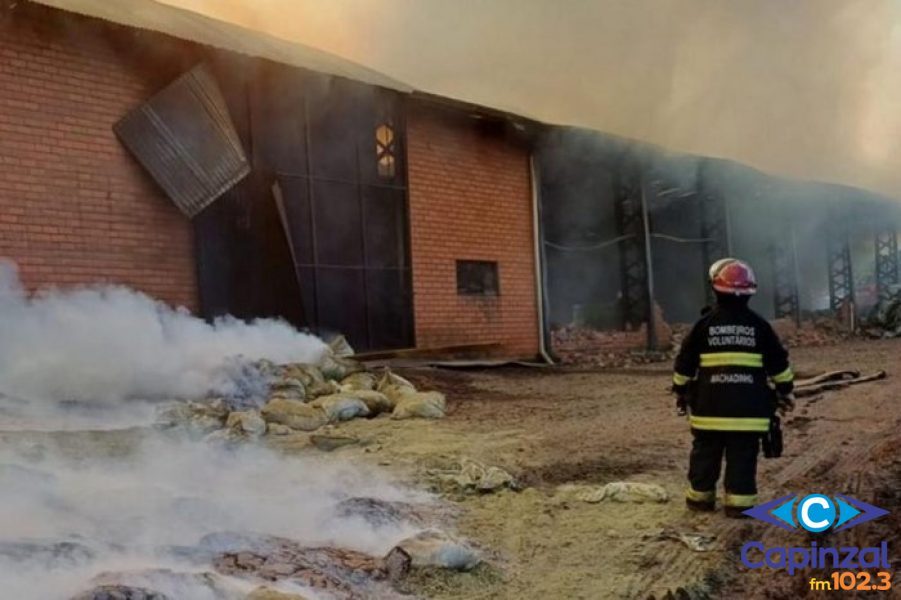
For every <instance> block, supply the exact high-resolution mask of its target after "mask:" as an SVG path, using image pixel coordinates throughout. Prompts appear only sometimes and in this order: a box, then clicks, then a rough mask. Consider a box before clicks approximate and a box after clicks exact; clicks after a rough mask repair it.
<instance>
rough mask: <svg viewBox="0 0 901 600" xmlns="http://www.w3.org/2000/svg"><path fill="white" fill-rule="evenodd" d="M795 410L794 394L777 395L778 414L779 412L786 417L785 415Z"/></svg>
mask: <svg viewBox="0 0 901 600" xmlns="http://www.w3.org/2000/svg"><path fill="white" fill-rule="evenodd" d="M793 410H795V395H794V394H777V395H776V412H778V413H779V414H780V415H782V416H785V413H789V412H791V411H793Z"/></svg>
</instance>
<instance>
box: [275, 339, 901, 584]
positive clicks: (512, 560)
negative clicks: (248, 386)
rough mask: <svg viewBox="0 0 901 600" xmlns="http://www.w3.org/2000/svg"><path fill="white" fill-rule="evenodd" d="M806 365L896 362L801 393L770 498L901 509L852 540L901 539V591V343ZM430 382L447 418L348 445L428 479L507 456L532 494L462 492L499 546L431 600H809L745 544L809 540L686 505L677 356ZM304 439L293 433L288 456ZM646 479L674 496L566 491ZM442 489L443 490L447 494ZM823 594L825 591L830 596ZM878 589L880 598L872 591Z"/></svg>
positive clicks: (431, 373) (467, 512)
mask: <svg viewBox="0 0 901 600" xmlns="http://www.w3.org/2000/svg"><path fill="white" fill-rule="evenodd" d="M793 362H794V364H795V367H796V370H797V371H801V372H805V373H815V372H820V371H825V370H832V369H838V368H855V369H860V370H861V371H864V372H870V371H875V370H878V369H884V370H886V371H888V373H889V378H888V379H887V380H884V381H879V382H874V383H868V384H864V385H860V386H856V387H852V388H849V389H846V390H842V391H836V392H828V393H826V394H824V395H822V396H820V397H815V398H811V399H803V400H800V401H799V406H798V408H797V410H796V411H795V413H794V415H793V416H792V417H791V418H790V419H788V421H787V423H786V451H785V455H784V456H783V458H780V459H777V460H763V459H761V469H760V478H759V479H760V488H761V489H760V491H761V498H762V499H764V500H768V499H772V498H776V497H778V496H780V495H785V494H787V493H791V492H795V493H803V492H822V493H827V494H835V493H847V494H849V495H851V496H854V497H856V498H860V499H862V500H865V501H869V502H872V503H874V504H876V505H878V506H881V507H883V508H886V509H889V510H892V511H893V514H892V516H891V517H888V518H884V519H882V520H879V521H876V522H873V523H869V524H866V525H862V526H860V527H856V528H852V529H850V530H848V532H847V533H843V534H840V536H839V537H838V541H840V542H847V541H849V540H850V541H853V542H855V543H861V544H864V545H876V544H878V542H879V541H881V540H882V539H889V540H890V542H889V543H890V550H891V553H892V560H893V567H894V570H895V571H896V573H895V575H896V576H895V579H896V585H901V581H898V580H897V570H898V565H899V564H901V558H899V554H898V552H899V550H898V545H899V542H901V540H899V539H898V538H899V531H901V526H899V525H901V522H899V519H901V453H899V450H901V393H899V392H901V341H852V342H845V343H843V344H841V345H836V346H831V347H818V348H809V349H804V348H800V349H795V350H794V351H793ZM403 374H404V375H406V376H409V377H410V378H411V379H413V380H415V382H416V383H417V384H420V385H422V386H424V387H428V388H434V389H439V390H442V391H444V392H445V393H446V394H447V396H448V399H449V415H448V418H446V419H444V420H439V421H420V420H415V421H391V420H388V419H384V418H379V419H375V420H371V421H359V420H358V421H352V422H349V423H346V424H342V425H340V426H338V427H336V433H339V434H340V435H350V436H354V437H358V438H360V439H361V440H362V442H363V443H362V444H361V445H359V446H351V447H346V448H341V449H339V450H335V452H336V453H340V454H341V455H342V456H346V457H347V458H349V459H352V460H358V461H359V460H362V461H371V462H372V463H373V464H380V465H382V466H386V467H388V468H389V469H391V470H393V471H394V472H396V473H397V474H398V476H400V477H403V478H406V479H408V480H410V481H412V482H415V483H416V484H417V485H420V486H423V487H429V486H431V485H433V483H434V477H433V475H434V473H435V472H436V470H442V469H452V468H454V467H455V465H457V464H458V463H459V461H460V460H461V459H463V458H471V459H474V460H477V461H480V462H483V463H486V464H490V465H497V466H500V467H502V468H505V469H507V470H508V471H510V472H511V473H513V474H514V475H515V476H516V477H517V478H518V479H519V481H521V482H522V483H523V484H524V485H525V489H523V490H522V491H511V490H504V491H501V492H498V493H493V494H484V495H459V496H452V497H451V500H453V501H454V502H455V503H456V504H457V506H458V507H459V509H460V511H459V515H458V517H457V527H458V531H459V533H460V534H461V535H463V536H466V537H467V538H469V539H471V540H473V541H474V542H476V543H477V544H478V545H479V546H480V547H481V548H482V549H483V551H484V552H485V555H486V557H487V559H488V563H487V565H485V566H484V567H481V568H479V569H477V570H476V571H474V572H473V573H469V574H462V575H453V576H447V575H446V574H435V575H434V576H431V577H430V576H427V575H422V574H420V577H419V579H418V580H417V581H415V582H414V585H413V587H414V588H416V589H414V590H413V591H418V592H419V593H420V594H421V595H423V596H425V597H429V598H445V599H462V598H467V599H476V598H505V599H506V598H510V599H513V598H516V599H519V598H551V599H556V598H566V599H570V598H571V599H576V598H585V599H589V598H590V599H598V598H642V599H644V598H650V597H654V598H658V599H660V598H664V597H667V595H668V594H673V596H672V597H676V598H780V599H781V598H796V597H805V594H808V593H810V594H814V593H813V592H808V590H807V582H808V581H809V579H810V577H811V576H814V575H816V576H819V577H823V576H825V573H804V574H798V575H795V576H788V575H787V574H785V573H784V572H776V571H771V570H767V571H766V572H762V571H749V570H747V569H745V568H744V567H742V566H741V565H740V564H739V563H738V561H737V558H736V548H737V546H738V545H740V544H741V543H742V542H744V541H747V540H750V539H761V540H763V541H764V542H765V543H766V544H767V545H799V544H800V545H803V544H805V543H806V542H807V540H806V538H804V536H803V535H801V534H799V533H787V532H784V531H782V530H779V529H777V528H775V527H772V526H769V525H766V524H763V523H758V522H756V521H735V520H728V519H726V518H724V517H723V516H722V514H721V513H719V512H718V513H713V514H707V515H698V514H695V513H690V512H688V511H687V510H686V509H685V507H684V504H683V501H682V492H683V490H684V488H685V470H686V467H687V458H688V448H689V441H690V434H689V431H688V427H687V424H686V422H685V420H684V419H682V418H679V417H677V416H675V413H674V411H673V401H672V399H671V397H670V396H669V395H668V393H667V391H666V389H667V387H668V385H669V377H670V370H669V365H668V364H655V365H648V366H645V367H642V368H640V369H633V370H628V369H627V370H619V371H573V370H566V369H524V368H516V369H513V368H507V369H493V370H482V371H450V370H439V369H410V370H407V371H405V372H404V373H403ZM292 444H300V442H298V441H290V440H285V441H283V442H282V443H281V445H282V446H283V447H284V448H285V449H288V450H290V448H291V446H292ZM623 480H628V481H639V482H650V483H657V484H660V485H662V486H664V487H665V488H666V489H667V490H668V491H669V492H670V494H671V496H672V499H671V500H670V501H669V502H668V503H665V504H618V503H609V502H602V503H599V504H587V503H583V502H578V501H566V500H564V499H562V498H561V496H560V495H559V494H555V490H556V488H557V487H558V486H559V485H561V484H564V483H588V484H604V483H607V482H612V481H623ZM435 489H437V488H435ZM663 529H674V530H677V531H689V532H701V533H708V534H713V535H715V536H716V542H715V544H714V548H713V549H712V550H711V551H709V552H703V553H702V552H694V551H692V550H690V549H689V548H688V547H687V546H685V545H683V544H682V543H680V542H678V541H672V540H670V539H662V538H661V537H660V536H659V534H660V532H661V531H662V530H663ZM816 594H822V592H817V593H816ZM869 594H871V595H876V593H875V592H870V593H869Z"/></svg>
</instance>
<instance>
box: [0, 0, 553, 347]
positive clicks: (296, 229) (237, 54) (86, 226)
mask: <svg viewBox="0 0 901 600" xmlns="http://www.w3.org/2000/svg"><path fill="white" fill-rule="evenodd" d="M43 4H44V3H42V4H35V3H32V2H21V1H20V2H11V1H10V0H0V256H2V257H4V258H9V259H12V260H13V261H15V262H16V263H17V264H18V265H19V268H20V272H21V276H22V279H23V282H24V283H25V284H26V286H27V287H28V288H29V289H38V288H43V287H48V286H72V285H78V284H90V283H99V282H108V283H117V284H125V285H128V286H131V287H134V288H136V289H139V290H141V291H144V292H146V293H148V294H150V295H152V296H154V297H157V298H159V299H161V300H164V301H165V302H167V303H170V304H173V305H180V306H185V307H187V308H189V309H190V310H192V311H194V312H196V313H198V314H202V315H204V316H207V317H214V316H216V315H220V314H223V313H231V314H235V315H238V316H240V317H244V318H252V317H256V316H281V317H284V318H287V319H289V320H291V321H293V322H295V323H296V324H298V325H301V326H310V327H312V328H313V329H315V330H318V331H321V332H323V333H329V332H332V331H342V332H345V333H347V334H348V335H349V337H350V338H351V341H352V343H354V344H355V345H356V346H358V347H359V348H362V349H382V348H401V347H414V346H415V347H419V348H437V347H447V346H457V345H473V344H476V345H479V344H482V345H484V349H485V350H486V351H488V350H489V349H490V350H492V351H494V352H496V353H499V354H503V355H507V356H535V355H536V354H537V353H538V352H539V349H540V345H541V340H542V337H543V336H542V328H541V326H540V323H539V321H540V319H539V313H540V295H539V293H538V290H539V288H540V286H539V285H538V283H537V281H538V277H537V273H536V264H537V261H536V251H535V248H536V244H535V237H536V231H535V230H536V225H535V223H536V217H535V212H534V211H535V203H534V192H533V180H532V170H531V167H530V165H531V162H530V157H531V140H530V138H529V135H528V128H529V126H530V125H531V124H529V123H526V122H525V121H523V120H521V119H518V118H516V117H513V116H511V115H505V114H500V113H497V112H493V111H490V110H488V109H483V108H481V107H474V106H469V105H464V104H461V103H455V102H451V101H447V100H445V99H441V98H434V97H430V96H428V95H424V94H419V93H416V92H413V91H412V90H410V89H408V88H405V87H404V86H403V85H402V84H397V83H396V82H392V81H391V80H389V79H387V78H384V77H382V76H380V75H378V74H374V73H372V72H370V71H367V70H365V69H363V68H361V67H357V66H356V65H351V64H348V63H344V62H342V61H340V60H338V59H336V58H335V57H330V56H327V55H320V54H317V53H316V52H315V51H311V50H309V49H304V48H302V47H294V46H291V45H289V44H287V43H286V42H283V41H278V40H273V39H271V38H265V37H264V36H260V35H259V34H255V33H253V32H248V31H245V30H239V29H238V28H236V27H233V26H230V25H228V26H226V25H225V24H222V23H218V22H215V21H213V20H211V19H206V18H205V17H201V16H199V15H194V14H193V13H188V12H186V11H181V10H179V9H175V8H172V7H168V6H166V5H162V4H157V3H152V2H141V1H140V0H130V1H129V2H122V3H103V2H90V1H86V0H71V1H69V0H47V2H46V4H52V5H55V6H57V7H60V8H62V9H67V10H61V9H60V8H55V7H48V6H44V5H43ZM138 4H141V5H142V9H143V10H142V11H141V12H140V13H138V12H137V11H134V10H133V9H134V8H135V5H138ZM143 5H147V6H143ZM117 6H118V7H119V8H118V9H117V8H116V7H117ZM69 9H71V10H73V11H77V12H80V13H85V14H76V13H75V12H70V10H69ZM116 10H121V11H122V12H121V13H116V12H115V11H116ZM109 11H113V12H112V13H111V12H109ZM137 14H140V15H141V16H140V17H138V16H135V15H137ZM98 17H102V18H98ZM136 19H142V21H140V22H137V21H136ZM217 32H219V33H218V34H217ZM200 64H202V65H204V69H207V71H208V72H209V73H210V74H211V77H212V79H213V80H214V81H215V84H214V85H215V86H217V87H218V88H219V91H217V92H216V93H217V94H219V93H220V92H221V95H222V97H223V99H224V101H225V103H226V105H227V109H228V113H229V114H230V121H231V122H232V124H233V127H234V130H235V132H236V135H237V136H238V138H239V139H240V142H241V147H242V150H243V152H244V154H246V161H247V164H248V170H249V174H248V175H247V176H246V177H243V178H242V179H241V181H240V182H239V183H238V184H237V185H234V186H232V187H231V188H229V189H228V190H227V191H225V193H223V194H221V195H220V196H219V197H218V198H217V199H216V200H215V201H213V202H212V203H211V204H209V205H208V206H206V207H205V208H204V209H203V210H202V211H201V212H200V213H199V214H197V215H192V218H189V217H188V216H186V214H184V213H183V211H182V210H179V207H178V206H176V203H174V202H173V201H172V199H170V198H171V196H172V194H171V193H169V192H170V190H169V189H167V190H166V191H164V188H165V186H162V187H161V185H160V184H158V183H157V181H159V178H157V181H154V178H153V177H151V176H150V175H149V174H148V169H145V168H143V167H142V163H144V166H147V162H146V160H144V159H147V156H150V160H151V162H152V159H153V156H151V155H145V156H143V157H142V155H141V152H142V151H147V148H142V147H141V143H143V142H142V141H141V140H140V139H138V140H137V142H135V138H134V136H132V138H131V139H130V141H131V142H132V145H130V146H129V148H130V149H131V150H132V152H129V150H127V149H126V144H124V143H123V141H126V140H128V139H129V135H130V134H129V130H128V129H127V128H126V127H124V126H122V124H121V123H122V121H123V117H125V116H126V115H129V114H134V113H135V109H136V108H138V107H142V106H146V105H145V103H147V102H148V101H152V100H153V99H154V98H155V97H157V96H155V95H157V94H158V93H159V92H160V90H163V89H167V86H169V85H170V83H171V82H173V81H175V80H178V79H179V78H180V77H182V75H183V74H184V73H186V72H189V71H190V70H191V69H194V68H196V67H197V65H200ZM192 81H193V84H196V80H192ZM193 84H192V85H193ZM138 114H139V116H140V111H138ZM159 114H162V113H159ZM117 126H118V127H119V130H118V132H119V136H118V138H117V134H116V132H115V131H114V127H117ZM173 135H174V136H175V138H179V136H182V135H184V134H183V133H182V132H180V131H178V130H174V134H173ZM120 138H121V139H120ZM179 141H180V142H184V139H183V138H181V139H180V140H179V139H176V142H179ZM136 156H137V159H136ZM157 158H158V157H157ZM149 170H150V171H151V172H152V170H153V169H152V168H149ZM178 183H179V182H176V184H178ZM273 198H275V199H273ZM279 202H281V204H279Z"/></svg>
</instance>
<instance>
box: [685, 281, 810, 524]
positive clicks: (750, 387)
mask: <svg viewBox="0 0 901 600" xmlns="http://www.w3.org/2000/svg"><path fill="white" fill-rule="evenodd" d="M793 379H794V375H793V374H792V370H791V367H790V366H789V363H788V352H786V351H785V348H783V347H782V344H781V343H780V342H779V338H778V337H777V336H776V333H775V332H774V331H773V328H772V327H771V326H770V324H769V323H768V322H767V321H766V320H765V319H763V318H762V317H761V316H759V315H758V314H757V313H755V312H754V311H752V310H751V309H749V308H748V307H747V301H746V299H742V298H736V297H723V298H720V302H719V303H718V304H717V306H716V307H715V308H714V309H713V310H712V311H711V312H709V313H708V314H707V315H705V316H704V317H703V318H702V319H701V320H700V321H698V323H697V324H695V326H694V328H692V330H691V332H690V333H689V334H688V337H687V338H685V341H684V342H683V343H682V349H681V350H680V351H679V355H678V356H677V357H676V364H675V373H674V374H673V389H674V390H675V391H676V393H678V394H680V395H685V394H686V393H688V391H689V388H690V389H691V394H690V411H691V416H690V417H689V419H690V422H691V428H692V433H693V434H694V436H693V437H694V440H693V442H692V450H691V457H690V460H689V468H688V479H689V483H690V484H691V485H690V487H689V489H688V490H687V492H686V499H687V500H688V501H689V503H695V504H698V503H700V504H706V505H709V506H711V507H712V506H713V502H714V500H715V497H716V483H717V480H718V479H719V476H720V469H721V466H722V461H723V457H725V459H726V475H725V481H724V485H725V488H726V497H725V503H726V506H727V507H732V508H737V509H739V510H741V509H745V508H748V507H750V506H753V505H754V504H755V503H756V502H757V495H756V494H757V482H756V479H757V455H758V452H759V448H760V436H761V435H762V434H764V433H766V431H767V430H768V428H769V426H770V418H771V417H772V416H773V413H774V398H773V393H772V390H771V389H770V387H769V385H768V380H772V381H773V383H774V384H775V385H776V387H777V389H778V390H779V391H780V392H782V393H785V394H787V393H790V392H791V390H792V386H793V383H792V381H793Z"/></svg>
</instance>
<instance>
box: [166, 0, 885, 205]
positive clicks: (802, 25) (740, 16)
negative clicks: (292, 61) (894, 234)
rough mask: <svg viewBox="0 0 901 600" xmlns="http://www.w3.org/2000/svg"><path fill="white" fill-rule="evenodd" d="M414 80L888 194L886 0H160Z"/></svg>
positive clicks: (549, 116)
mask: <svg viewBox="0 0 901 600" xmlns="http://www.w3.org/2000/svg"><path fill="white" fill-rule="evenodd" d="M165 1H166V2H167V3H169V4H175V5H178V6H183V7H187V8H189V9H193V10H198V11H200V12H204V13H207V14H210V15H213V16H217V17H219V18H224V19H226V20H231V21H234V22H238V23H241V24H244V25H247V26H250V27H254V28H258V29H262V30H265V31H269V32H271V33H273V34H275V35H279V36H281V37H285V38H289V39H295V40H298V41H301V42H304V43H307V44H310V45H313V46H317V47H320V48H322V49H325V50H329V51H332V52H334V53H336V54H339V55H342V56H344V57H347V58H349V59H351V60H354V61H356V62H359V63H361V64H364V65H366V66H369V67H372V68H375V69H377V70H381V71H383V72H384V73H386V74H388V75H391V76H393V77H395V78H397V79H400V80H403V81H406V82H408V83H410V84H411V85H413V86H416V87H418V88H421V89H424V90H426V91H430V92H434V93H439V94H443V95H447V96H450V97H455V98H460V99H465V100H470V101H473V102H477V103H481V104H486V105H489V106H496V107H501V108H507V109H509V110H512V111H515V112H519V113H522V114H525V115H531V116H534V117H537V118H540V119H542V120H546V121H549V122H554V123H564V124H574V125H582V126H586V127H591V128H594V129H598V130H601V131H606V132H610V133H615V134H619V135H624V136H627V137H632V138H636V139H641V140H645V141H650V142H653V143H657V144H660V145H662V146H665V147H668V148H671V149H673V150H679V151H685V152H693V153H698V154H703V155H710V156H716V157H724V158H730V159H734V160H738V161H741V162H745V163H747V164H750V165H751V166H754V167H757V168H760V169H763V170H765V171H769V172H772V173H777V174H784V175H790V176H794V177H799V178H802V179H817V180H822V181H828V182H839V183H845V184H849V185H855V186H860V187H864V188H869V189H873V190H876V191H880V192H883V193H887V194H889V195H892V196H899V195H901V152H899V151H898V150H899V144H901V100H899V98H901V69H899V64H901V33H899V30H898V28H897V27H896V24H897V23H898V21H899V17H901V5H899V4H898V3H897V2H895V1H893V0H817V1H811V2H784V1H782V0H758V1H754V2H746V1H744V0H610V1H598V0H567V1H566V2H562V3H561V2H558V1H554V0H528V1H522V0H466V1H463V2H446V1H444V0H398V1H396V2H392V3H390V5H386V4H385V3H384V2H376V1H375V0H332V1H330V2H327V3H324V2H320V1H318V0H254V1H253V2H250V1H249V0H215V1H214V0H165Z"/></svg>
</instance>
